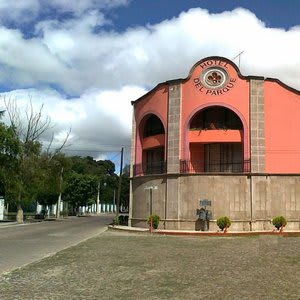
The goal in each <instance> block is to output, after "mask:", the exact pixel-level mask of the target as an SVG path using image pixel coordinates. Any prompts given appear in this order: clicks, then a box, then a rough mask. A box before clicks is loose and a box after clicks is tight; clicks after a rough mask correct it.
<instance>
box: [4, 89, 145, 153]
mask: <svg viewBox="0 0 300 300" xmlns="http://www.w3.org/2000/svg"><path fill="white" fill-rule="evenodd" d="M145 93H146V90H145V89H143V88H139V87H135V86H124V87H123V88H122V89H120V90H114V91H110V90H106V91H101V90H97V89H93V90H89V91H86V92H85V93H84V94H82V95H81V96H80V97H79V98H73V99H66V98H65V97H64V96H63V95H61V94H59V93H58V92H57V91H55V90H49V89H47V90H36V89H30V90H15V91H13V92H8V93H2V94H0V96H1V98H0V110H2V109H3V108H4V104H3V97H4V96H5V97H6V99H9V98H11V99H16V100H17V104H18V107H19V109H20V111H21V112H22V111H25V108H26V105H28V103H29V100H30V99H32V103H34V106H35V108H36V109H38V108H39V107H41V105H44V110H43V112H44V116H46V115H47V116H49V117H50V118H51V121H52V125H54V127H53V128H52V129H51V130H49V131H48V132H47V134H46V135H45V136H44V139H45V141H47V140H48V141H49V140H50V138H51V135H52V132H53V133H54V134H55V136H54V137H55V139H54V143H53V146H55V147H57V146H59V145H61V143H62V142H63V140H64V138H65V136H66V133H67V131H68V129H69V128H71V129H72V131H71V136H70V139H69V143H70V144H71V146H70V147H68V150H71V151H73V152H72V154H73V153H78V154H80V155H83V154H86V155H89V153H90V152H91V153H93V154H94V155H96V156H98V155H100V154H101V153H102V152H111V151H118V150H119V149H120V147H121V146H122V145H126V147H127V151H129V150H130V149H129V148H130V147H129V144H130V134H131V121H132V106H131V103H130V102H131V101H132V100H134V99H136V98H138V97H140V96H142V95H143V94H145ZM45 145H47V142H45Z"/></svg>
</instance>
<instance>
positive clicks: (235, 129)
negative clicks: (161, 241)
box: [129, 57, 300, 231]
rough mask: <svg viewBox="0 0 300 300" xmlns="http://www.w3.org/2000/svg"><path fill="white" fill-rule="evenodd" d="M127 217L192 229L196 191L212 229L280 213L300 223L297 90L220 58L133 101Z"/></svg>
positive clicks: (262, 221)
mask: <svg viewBox="0 0 300 300" xmlns="http://www.w3.org/2000/svg"><path fill="white" fill-rule="evenodd" d="M132 104H133V108H134V118H133V132H132V168H131V178H132V179H131V197H130V201H131V203H130V216H129V218H130V223H131V225H132V226H143V227H144V226H147V219H148V216H149V215H150V213H156V214H158V215H159V216H160V217H161V219H162V222H161V224H160V227H161V228H167V229H195V226H196V223H197V219H198V216H197V214H196V212H197V209H200V208H201V207H200V206H199V200H203V199H207V200H209V201H211V207H209V208H210V210H211V211H212V221H211V222H210V230H217V226H216V220H217V218H219V217H221V216H228V217H230V218H231V220H232V226H231V229H232V230H246V231H247V230H263V229H271V228H273V225H272V224H271V219H272V218H273V217H275V216H277V215H283V216H285V217H286V218H287V220H288V226H287V229H300V92H299V91H297V90H295V89H293V88H291V87H288V86H287V85H285V84H284V83H282V82H281V81H279V80H278V79H273V78H263V77H258V76H243V75H241V73H240V71H239V69H238V67H237V66H236V65H235V64H234V63H233V62H232V61H230V60H228V59H226V58H223V57H208V58H205V59H202V60H201V61H199V62H197V63H196V64H195V65H194V66H193V67H192V69H191V71H190V74H189V76H188V77H187V78H186V79H178V80H170V81H167V82H164V83H160V84H158V85H157V86H156V87H155V88H154V89H153V90H151V91H150V92H148V93H147V94H145V95H144V96H142V97H141V98H139V99H137V100H136V101H134V102H132Z"/></svg>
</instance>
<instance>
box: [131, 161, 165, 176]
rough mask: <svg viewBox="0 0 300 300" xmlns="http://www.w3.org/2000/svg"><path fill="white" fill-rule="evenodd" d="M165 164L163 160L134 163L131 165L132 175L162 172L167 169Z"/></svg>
mask: <svg viewBox="0 0 300 300" xmlns="http://www.w3.org/2000/svg"><path fill="white" fill-rule="evenodd" d="M166 166H167V164H166V162H165V161H158V162H152V163H144V164H136V165H134V166H133V174H134V176H138V175H154V174H163V173H166V171H167V168H166Z"/></svg>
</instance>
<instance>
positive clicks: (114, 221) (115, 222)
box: [113, 216, 120, 225]
mask: <svg viewBox="0 0 300 300" xmlns="http://www.w3.org/2000/svg"><path fill="white" fill-rule="evenodd" d="M113 225H120V218H119V217H117V216H115V217H114V219H113Z"/></svg>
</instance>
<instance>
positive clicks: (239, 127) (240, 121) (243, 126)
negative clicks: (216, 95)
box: [182, 102, 249, 161]
mask: <svg viewBox="0 0 300 300" xmlns="http://www.w3.org/2000/svg"><path fill="white" fill-rule="evenodd" d="M214 108H218V109H220V111H222V108H223V109H224V111H226V112H227V113H229V114H230V115H231V116H235V118H236V119H235V120H234V121H236V123H234V124H231V125H230V124H219V126H217V128H205V126H204V128H203V129H204V130H209V129H215V130H220V129H224V130H227V129H233V130H236V132H238V131H240V132H242V133H241V135H242V145H243V152H242V153H243V159H244V160H248V159H249V142H248V136H249V132H248V125H247V122H246V120H245V118H244V116H243V115H242V113H241V112H240V111H238V110H237V109H236V108H235V107H232V106H231V105H228V104H226V103H220V102H214V103H209V104H204V105H201V106H199V107H197V108H196V109H194V110H193V111H192V112H191V113H190V115H189V116H188V117H187V119H186V120H185V124H184V127H183V129H184V134H183V148H184V153H183V157H182V159H183V160H187V161H189V160H190V159H191V157H190V155H191V153H190V129H191V127H193V126H194V125H195V124H194V123H193V122H194V120H195V117H197V116H201V113H203V112H204V111H209V110H211V111H213V109H214ZM226 125H230V126H231V127H233V128H230V126H228V127H227V128H226ZM222 126H224V128H222ZM199 130H201V128H200V129H199Z"/></svg>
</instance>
